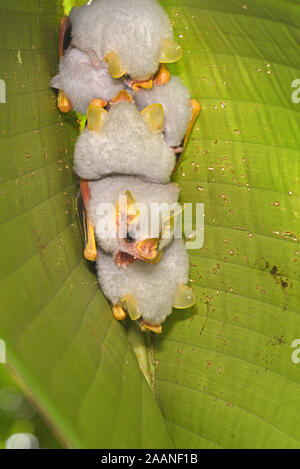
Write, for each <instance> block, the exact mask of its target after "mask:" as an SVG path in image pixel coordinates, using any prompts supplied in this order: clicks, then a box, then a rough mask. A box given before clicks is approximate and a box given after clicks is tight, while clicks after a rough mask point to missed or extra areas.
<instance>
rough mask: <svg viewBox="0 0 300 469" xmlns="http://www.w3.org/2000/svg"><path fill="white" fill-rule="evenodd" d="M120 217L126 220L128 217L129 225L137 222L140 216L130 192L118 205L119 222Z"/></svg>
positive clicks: (117, 215)
mask: <svg viewBox="0 0 300 469" xmlns="http://www.w3.org/2000/svg"><path fill="white" fill-rule="evenodd" d="M120 215H123V217H124V218H125V217H126V221H127V224H128V225H130V223H132V222H133V221H136V219H137V217H139V215H140V211H139V209H138V207H137V203H136V201H135V199H134V197H133V195H132V194H131V192H130V191H126V192H125V194H124V196H123V197H122V198H120V200H119V202H118V203H117V205H116V219H117V222H118V220H120Z"/></svg>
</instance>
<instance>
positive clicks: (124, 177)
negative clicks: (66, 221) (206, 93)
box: [51, 0, 200, 333]
mask: <svg viewBox="0 0 300 469" xmlns="http://www.w3.org/2000/svg"><path fill="white" fill-rule="evenodd" d="M181 56H182V49H181V47H180V46H179V45H178V44H177V43H176V42H175V41H174V38H173V31H172V25H171V22H170V20H169V17H168V15H167V14H166V12H165V11H164V9H163V8H162V7H161V6H160V5H159V4H158V3H157V2H156V0H93V1H92V2H91V1H90V2H88V3H87V4H86V5H84V6H81V7H75V8H73V9H72V10H71V12H70V15H69V16H68V17H64V18H63V20H62V22H61V28H60V63H59V72H58V74H57V75H56V76H55V77H54V78H53V79H52V80H51V86H52V87H53V88H56V89H58V90H59V95H58V107H59V109H60V110H61V111H63V112H68V111H69V110H71V109H73V110H75V111H77V112H79V113H81V114H83V115H86V123H87V125H86V126H85V128H84V130H83V131H82V132H81V134H80V136H79V137H78V140H77V142H76V146H75V155H74V170H75V172H76V174H77V175H78V176H79V178H80V189H81V191H80V197H79V200H81V202H82V206H81V208H80V204H78V207H77V208H78V210H79V212H80V215H81V221H82V225H83V231H84V235H85V251H84V253H85V257H86V258H87V259H89V260H92V261H96V267H97V274H98V281H99V284H100V287H101V289H102V291H103V293H104V294H105V296H106V297H107V298H108V299H109V301H110V302H111V305H112V312H113V315H114V317H115V318H116V319H118V320H122V319H124V318H125V317H126V315H127V314H128V315H129V316H130V318H131V319H132V320H135V321H136V322H137V323H138V325H139V326H140V328H141V329H142V330H143V331H146V330H150V331H153V332H156V333H160V332H161V331H162V322H163V321H164V320H165V318H166V317H167V316H168V315H169V314H171V312H172V308H173V307H175V308H187V307H190V306H192V305H193V304H194V302H195V297H194V294H193V291H192V289H191V288H190V287H188V286H187V283H188V275H189V259H188V255H187V251H186V248H185V242H184V240H183V239H182V238H179V237H174V226H175V218H176V213H175V212H176V210H175V209H174V207H175V206H178V197H179V187H178V185H177V184H175V183H171V179H170V178H171V175H172V173H173V171H174V168H175V166H176V162H177V160H178V155H180V153H182V151H183V149H184V147H185V145H186V142H187V139H188V136H189V133H190V131H191V128H192V126H193V124H194V122H195V119H196V117H197V115H198V113H199V108H200V106H199V104H198V103H197V101H195V100H191V98H190V93H189V91H188V90H187V88H186V87H185V86H184V84H183V83H182V82H181V80H180V79H179V78H178V77H174V76H172V77H171V76H170V72H169V71H168V70H167V68H166V65H165V64H166V63H173V62H176V61H177V60H179V59H180V58H181ZM103 206H105V207H106V210H105V211H103V210H101V207H103ZM142 206H143V207H146V208H147V209H148V212H147V213H148V214H147V217H148V221H149V220H150V218H151V219H152V214H151V210H153V207H155V210H156V211H158V215H159V220H160V221H159V232H158V233H157V235H155V236H153V235H152V231H151V233H150V225H151V223H150V222H149V223H141V221H142V220H141V210H140V208H139V207H142ZM166 206H167V207H170V210H169V212H167V213H168V216H164V215H165V213H166V212H165V210H166ZM99 207H100V209H99ZM172 207H173V209H172ZM156 215H157V214H156ZM104 225H105V230H104V229H103V226H104ZM142 225H143V226H142Z"/></svg>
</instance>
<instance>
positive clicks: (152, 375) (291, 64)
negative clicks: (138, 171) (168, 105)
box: [0, 0, 300, 448]
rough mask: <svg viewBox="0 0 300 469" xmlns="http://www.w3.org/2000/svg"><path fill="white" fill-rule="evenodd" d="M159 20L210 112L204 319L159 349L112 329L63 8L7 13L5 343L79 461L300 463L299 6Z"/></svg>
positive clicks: (193, 144)
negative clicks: (153, 456) (71, 100)
mask: <svg viewBox="0 0 300 469" xmlns="http://www.w3.org/2000/svg"><path fill="white" fill-rule="evenodd" d="M77 3H80V2H77ZM161 3H162V4H163V6H164V7H165V8H166V10H167V12H168V13H169V15H170V18H171V20H172V22H173V25H174V33H175V38H176V40H177V41H178V42H180V44H181V46H182V47H183V50H184V53H185V54H184V58H183V59H182V60H181V61H180V62H179V63H178V64H173V65H171V66H170V70H171V71H172V72H173V73H174V74H178V75H179V76H180V77H181V78H182V79H183V81H184V82H185V84H186V85H187V86H188V87H189V88H190V89H191V91H192V96H193V97H194V98H196V99H198V100H199V101H200V103H201V105H202V111H201V114H200V117H199V119H198V121H197V123H196V126H195V128H194V131H193V134H192V136H191V139H190V142H189V144H188V147H187V150H186V152H185V154H184V157H183V160H182V162H181V164H180V167H179V168H178V171H177V173H176V176H175V180H176V181H177V182H178V183H179V184H180V187H181V189H182V196H181V200H182V202H193V203H197V202H201V203H204V204H205V242H204V246H203V247H202V249H200V250H195V251H190V259H191V285H193V287H194V290H195V293H196V295H197V298H198V300H197V304H196V305H195V307H194V308H193V309H192V310H183V311H177V312H174V314H173V315H172V316H171V317H170V318H168V319H167V321H166V322H165V324H164V327H163V334H162V335H161V336H155V337H151V338H150V339H151V340H149V336H148V335H146V336H145V337H146V340H145V342H143V341H144V337H142V336H141V335H140V334H137V333H136V331H135V329H132V328H130V330H129V334H128V329H126V327H124V326H123V325H122V324H119V323H117V322H116V321H115V320H113V319H112V318H111V312H110V308H109V306H108V304H107V302H106V301H105V299H104V297H103V295H102V294H101V292H100V291H99V289H98V287H97V285H96V280H95V279H96V278H95V273H94V270H93V268H92V266H91V265H89V264H88V263H87V262H85V261H84V260H83V258H82V245H81V240H80V235H79V231H78V226H77V222H76V219H75V215H74V198H75V195H76V192H77V189H76V180H75V178H74V177H73V175H72V151H73V146H74V141H75V139H76V137H77V130H76V125H75V120H74V116H72V115H70V116H63V117H61V116H60V114H59V113H58V111H57V108H56V99H55V96H54V94H53V92H52V91H51V90H50V89H49V80H50V78H51V77H52V76H53V75H54V73H55V70H56V67H57V60H58V57H57V33H58V23H59V18H60V16H61V14H62V8H61V6H60V3H57V7H56V6H55V4H54V3H53V2H52V3H51V4H50V3H49V2H46V0H43V1H42V2H39V3H38V4H37V3H36V2H34V1H33V0H30V1H26V2H25V1H22V0H14V1H12V2H10V3H9V4H8V3H6V2H5V4H4V1H1V2H0V5H2V7H1V9H2V12H1V16H0V29H1V31H5V35H4V38H3V44H2V48H1V52H0V54H1V61H0V79H3V80H5V82H6V86H7V104H0V128H1V149H2V152H3V157H2V159H1V160H0V166H1V171H0V174H1V177H2V180H1V185H2V189H1V202H0V204H1V210H0V214H1V215H0V216H1V224H2V225H1V228H2V229H1V241H2V246H3V248H2V250H1V254H0V258H1V266H2V267H1V269H2V270H1V272H0V276H1V286H0V289H1V298H2V307H3V313H2V314H1V317H0V338H2V339H5V341H6V344H7V355H8V360H9V362H10V365H11V366H12V367H13V368H14V369H15V370H16V371H17V372H18V375H19V376H20V377H21V379H22V381H23V386H24V388H25V389H26V391H27V392H28V393H29V394H30V396H31V398H32V399H33V400H34V402H35V404H36V406H37V407H38V408H39V409H40V411H41V413H42V414H43V416H44V417H45V418H46V419H47V420H48V422H49V423H50V425H51V428H52V429H53V430H54V432H55V434H56V435H57V436H58V437H59V438H60V441H62V442H64V444H65V445H70V446H73V447H98V448H99V447H110V448H114V447H117V448H124V447H129V448H132V447H144V448H145V447H171V446H172V445H173V444H174V446H175V447H177V448H188V447H190V448H195V447H196V448H214V447H223V448H249V447H250V448H267V447H271V448H290V447H294V448H299V447H300V423H299V419H298V413H299V410H300V395H299V384H300V364H298V365H297V364H295V363H293V361H292V352H293V350H294V349H293V348H292V346H291V345H292V342H293V341H294V340H295V339H300V316H299V304H300V298H299V296H300V293H299V292H300V289H299V286H300V285H299V280H300V276H299V263H300V261H299V241H298V239H299V227H300V222H299V209H298V207H299V201H300V200H299V199H300V197H299V163H298V161H299V156H298V154H299V147H300V137H299V132H298V127H299V117H298V116H299V109H300V108H299V105H300V104H295V103H293V102H292V98H291V95H292V92H293V91H295V89H294V88H292V86H291V85H292V82H293V80H295V79H297V78H300V76H299V73H300V72H299V70H300V58H299V40H300V30H299V26H298V25H299V20H300V5H299V3H298V2H295V1H288V2H283V1H281V0H277V1H274V0H273V1H272V2H271V1H270V0H265V1H264V2H263V3H262V2H259V1H257V0H247V2H246V3H244V2H239V1H236V0H227V1H226V2H221V1H220V0H197V1H195V0H193V1H192V0H178V1H176V2H175V1H174V0H164V1H162V2H161ZM8 25H9V26H8ZM136 357H138V361H137V358H136ZM139 365H140V367H141V369H142V370H143V372H144V375H145V378H146V379H145V378H144V376H143V374H142V373H141V371H140V369H139ZM0 366H2V365H0ZM148 383H149V384H150V385H151V386H149V385H148ZM152 391H154V392H152Z"/></svg>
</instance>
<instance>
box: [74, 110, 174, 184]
mask: <svg viewBox="0 0 300 469" xmlns="http://www.w3.org/2000/svg"><path fill="white" fill-rule="evenodd" d="M175 161H176V160H175V155H174V152H173V151H172V150H171V149H170V147H169V146H168V145H167V144H166V143H165V141H164V137H163V134H162V132H161V131H153V130H151V129H150V128H149V126H148V124H147V123H146V122H145V120H144V119H143V118H142V116H141V114H140V112H139V111H138V110H137V109H136V107H135V105H134V104H133V103H129V102H128V101H120V102H117V103H116V104H114V105H113V106H112V107H111V109H110V110H109V112H108V113H107V114H106V115H105V117H104V122H103V128H102V131H101V133H97V132H95V131H93V130H89V129H88V128H86V129H85V130H84V131H83V132H82V134H81V135H80V136H79V137H78V140H77V143H76V147H75V156H74V170H75V172H76V173H77V174H78V175H79V176H80V177H82V178H84V179H100V178H102V177H104V176H107V175H111V174H116V173H118V174H131V175H137V176H142V177H144V178H147V179H148V180H149V181H152V182H160V183H167V182H169V181H170V175H171V172H172V170H173V168H174V166H175Z"/></svg>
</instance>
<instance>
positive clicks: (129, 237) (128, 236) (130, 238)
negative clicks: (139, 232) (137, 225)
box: [126, 233, 134, 243]
mask: <svg viewBox="0 0 300 469" xmlns="http://www.w3.org/2000/svg"><path fill="white" fill-rule="evenodd" d="M126 241H127V243H132V242H133V241H134V238H133V237H132V236H130V234H129V233H127V236H126Z"/></svg>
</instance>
